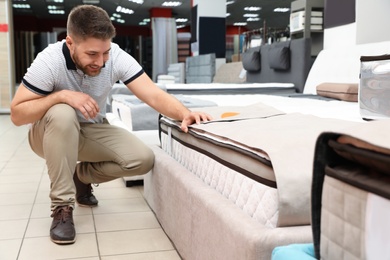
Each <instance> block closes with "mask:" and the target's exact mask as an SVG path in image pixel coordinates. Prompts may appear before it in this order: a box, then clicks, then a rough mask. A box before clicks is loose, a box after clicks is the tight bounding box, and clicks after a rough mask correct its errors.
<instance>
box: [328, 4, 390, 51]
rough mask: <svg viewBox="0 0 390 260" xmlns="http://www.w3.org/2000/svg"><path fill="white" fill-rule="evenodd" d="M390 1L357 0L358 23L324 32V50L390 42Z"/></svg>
mask: <svg viewBox="0 0 390 260" xmlns="http://www.w3.org/2000/svg"><path fill="white" fill-rule="evenodd" d="M389 24H390V1H389V0H356V22H355V23H351V24H347V25H343V26H338V27H334V28H330V29H325V31H324V49H329V48H337V47H340V46H353V45H356V44H365V43H373V42H383V41H390V30H389Z"/></svg>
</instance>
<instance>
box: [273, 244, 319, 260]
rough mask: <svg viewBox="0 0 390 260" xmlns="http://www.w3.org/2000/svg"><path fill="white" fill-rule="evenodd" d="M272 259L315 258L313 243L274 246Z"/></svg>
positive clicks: (303, 259)
mask: <svg viewBox="0 0 390 260" xmlns="http://www.w3.org/2000/svg"><path fill="white" fill-rule="evenodd" d="M271 259H272V260H315V259H316V258H315V254H314V245H313V244H312V243H310V244H291V245H287V246H278V247H275V248H274V250H273V251H272V258H271Z"/></svg>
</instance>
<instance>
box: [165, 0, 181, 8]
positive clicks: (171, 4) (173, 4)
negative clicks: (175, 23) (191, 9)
mask: <svg viewBox="0 0 390 260" xmlns="http://www.w3.org/2000/svg"><path fill="white" fill-rule="evenodd" d="M181 4H182V3H181V2H177V1H166V2H164V3H162V6H170V7H175V6H179V5H181Z"/></svg>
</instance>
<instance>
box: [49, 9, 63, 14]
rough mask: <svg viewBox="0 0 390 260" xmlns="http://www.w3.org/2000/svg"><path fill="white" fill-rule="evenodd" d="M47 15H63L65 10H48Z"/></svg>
mask: <svg viewBox="0 0 390 260" xmlns="http://www.w3.org/2000/svg"><path fill="white" fill-rule="evenodd" d="M48 12H49V14H65V10H53V9H49V11H48Z"/></svg>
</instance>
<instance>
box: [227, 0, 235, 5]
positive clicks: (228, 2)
mask: <svg viewBox="0 0 390 260" xmlns="http://www.w3.org/2000/svg"><path fill="white" fill-rule="evenodd" d="M231 4H234V1H226V5H231Z"/></svg>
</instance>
